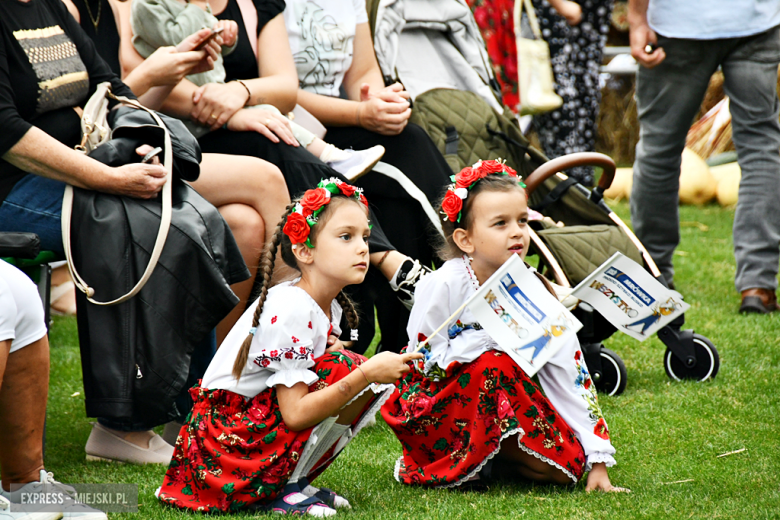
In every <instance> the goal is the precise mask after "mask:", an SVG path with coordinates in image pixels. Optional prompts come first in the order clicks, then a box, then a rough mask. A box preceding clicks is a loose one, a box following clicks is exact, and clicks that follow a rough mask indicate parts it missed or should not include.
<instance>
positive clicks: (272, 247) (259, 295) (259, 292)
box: [233, 194, 365, 380]
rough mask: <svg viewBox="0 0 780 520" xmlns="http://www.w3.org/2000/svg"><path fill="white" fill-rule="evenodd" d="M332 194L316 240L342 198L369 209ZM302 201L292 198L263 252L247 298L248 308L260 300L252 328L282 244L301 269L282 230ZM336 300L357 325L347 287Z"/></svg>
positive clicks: (288, 260) (243, 356)
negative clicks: (346, 290) (346, 291)
mask: <svg viewBox="0 0 780 520" xmlns="http://www.w3.org/2000/svg"><path fill="white" fill-rule="evenodd" d="M331 198H332V201H331V202H330V203H329V204H327V205H326V206H325V207H324V209H323V211H322V213H320V215H319V218H318V223H317V225H316V226H313V227H312V230H311V235H310V236H311V241H312V243H314V242H315V241H316V237H317V234H318V231H319V230H320V229H322V228H323V227H324V226H325V224H326V223H327V222H328V220H329V219H330V215H332V214H333V213H334V211H335V210H336V208H338V207H339V206H340V205H341V204H342V203H343V202H342V199H343V200H345V201H346V200H351V201H353V202H354V203H356V204H359V205H360V207H361V208H364V209H365V207H364V206H363V204H362V203H361V202H360V201H358V200H357V199H354V198H352V197H346V196H344V195H336V194H334V195H331ZM298 202H300V198H299V199H296V200H294V201H292V203H291V204H290V205H289V206H287V208H285V211H284V215H282V219H281V220H280V221H279V224H278V225H277V226H276V229H275V230H274V234H273V237H272V238H271V241H270V242H269V243H268V244H267V245H266V247H265V249H264V250H263V254H262V256H261V257H260V267H259V269H258V270H257V274H256V275H255V280H254V283H253V284H252V293H251V295H250V298H249V302H247V308H249V306H250V305H252V304H253V303H254V302H255V301H256V300H259V301H258V303H257V307H256V308H255V313H254V315H253V317H252V328H255V329H256V328H257V325H258V323H260V315H261V314H262V313H263V305H264V304H265V299H266V298H267V297H268V289H269V288H270V287H269V286H270V285H271V277H272V275H273V272H274V264H275V263H276V253H277V252H278V251H279V247H280V246H281V256H282V260H283V261H284V263H285V264H287V265H288V266H290V267H292V268H293V269H298V270H299V271H300V269H299V268H298V261H297V259H296V258H295V254H294V253H293V250H292V242H291V241H290V237H288V236H287V235H285V234H284V232H283V231H282V230H283V229H284V225H285V223H287V217H289V216H290V214H292V212H293V211H295V205H296V204H297V203H298ZM303 247H305V246H303ZM336 301H338V303H339V305H341V308H342V309H343V311H344V315H345V316H346V318H347V323H349V326H350V328H352V329H357V326H358V315H357V312H356V311H355V306H354V304H353V303H352V300H350V299H349V297H348V296H347V295H346V294H345V293H344V291H341V292H339V294H338V296H336ZM253 337H254V334H251V333H250V334H247V337H246V339H244V342H243V343H242V344H241V348H240V349H239V351H238V354H237V355H236V360H235V362H234V363H233V377H235V378H236V380H238V379H239V378H240V377H241V373H242V372H243V371H244V367H246V363H247V360H248V359H249V350H250V347H251V346H252V338H253Z"/></svg>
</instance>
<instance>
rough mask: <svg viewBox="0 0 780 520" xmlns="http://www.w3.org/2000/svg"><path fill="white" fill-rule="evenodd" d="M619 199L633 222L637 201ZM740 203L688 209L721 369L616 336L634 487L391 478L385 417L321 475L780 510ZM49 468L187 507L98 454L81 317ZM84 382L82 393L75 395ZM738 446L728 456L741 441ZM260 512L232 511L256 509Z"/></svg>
mask: <svg viewBox="0 0 780 520" xmlns="http://www.w3.org/2000/svg"><path fill="white" fill-rule="evenodd" d="M614 207H615V209H616V211H617V212H618V213H619V214H620V215H621V216H622V217H624V218H625V219H626V220H628V215H627V214H628V209H627V206H626V205H622V204H616V205H615V206H614ZM733 216H734V212H733V210H730V209H723V208H720V207H717V206H706V207H704V208H693V207H684V208H681V220H682V243H681V244H680V247H679V250H678V251H677V254H676V256H675V264H676V269H677V275H676V278H675V282H676V285H677V290H678V291H680V292H681V293H682V294H683V295H685V298H686V301H688V302H689V303H691V305H692V308H691V310H690V311H689V312H688V313H687V315H686V318H687V324H686V327H688V328H694V329H695V330H696V331H697V332H698V333H700V334H703V335H705V336H707V337H709V338H710V339H711V340H712V341H713V342H714V343H715V345H716V346H717V348H718V350H719V352H720V356H721V368H720V373H719V374H718V376H717V378H716V379H715V380H714V381H710V382H706V383H693V382H692V383H673V382H671V381H670V380H669V379H668V378H667V376H666V373H665V372H664V369H663V365H662V354H663V352H664V346H663V344H662V343H661V342H660V341H659V340H658V339H656V338H652V339H650V340H648V341H646V342H644V343H638V342H636V341H634V340H633V339H631V338H629V337H628V336H623V335H616V336H613V337H612V338H610V339H609V340H608V341H607V342H606V345H607V346H608V347H609V348H611V349H612V350H615V351H616V352H618V353H619V354H620V355H621V356H622V357H623V359H624V361H625V363H626V366H627V367H628V374H629V382H628V388H627V390H626V392H625V393H624V394H623V395H621V396H618V397H602V398H601V405H602V408H603V410H604V413H605V416H606V418H607V421H608V423H609V425H610V432H611V435H612V441H613V443H614V444H615V446H616V447H617V450H618V453H617V459H618V466H616V467H615V468H613V469H612V470H611V477H612V481H613V482H614V483H615V484H617V485H620V486H625V487H628V488H630V489H631V490H632V493H630V494H612V495H608V494H601V493H591V494H587V493H585V491H584V486H583V485H582V484H581V485H580V486H578V487H577V488H575V489H574V490H571V489H569V488H565V489H564V488H558V487H553V486H538V485H534V484H532V483H528V482H514V483H508V482H507V483H500V484H495V485H491V486H490V487H489V488H488V489H487V490H486V491H464V490H460V491H437V490H426V489H420V488H409V487H405V486H401V485H400V484H398V483H396V482H395V480H394V479H393V476H392V468H393V463H394V461H395V459H396V458H397V457H398V456H399V454H400V451H401V449H400V445H399V444H398V442H397V441H396V439H395V437H394V436H393V434H392V433H391V432H390V430H389V429H388V428H387V426H386V425H385V424H384V423H383V422H382V421H381V419H380V420H379V423H378V425H377V426H376V427H373V428H369V429H366V430H364V434H361V436H360V437H359V438H357V439H356V440H355V442H353V443H352V444H351V445H350V446H349V447H348V449H347V450H346V452H345V453H344V455H343V456H342V457H340V458H339V460H338V461H337V462H336V463H335V464H334V465H333V466H331V468H330V469H329V470H328V471H327V472H326V473H325V474H324V475H323V476H322V477H321V479H320V480H318V484H320V485H323V486H326V487H330V488H334V489H336V490H338V491H339V492H340V493H342V494H343V495H345V496H346V497H347V498H348V499H349V500H350V501H351V503H352V506H353V509H352V511H349V512H340V513H339V515H338V516H339V517H342V518H354V519H356V520H357V519H363V518H365V519H385V518H387V519H390V518H404V519H406V518H409V519H427V518H432V519H443V520H455V519H461V518H462V519H472V518H473V519H483V518H484V519H486V520H487V519H490V520H493V519H500V518H555V519H562V518H573V519H574V518H576V519H611V518H662V519H668V520H674V519H687V518H734V519H748V518H749V519H754V518H755V519H759V518H780V426H779V425H778V421H779V420H780V387H779V385H780V381H779V380H780V314H775V315H770V316H741V315H739V314H738V313H737V308H738V306H739V298H738V295H737V293H736V292H735V290H734V286H733V278H734V271H735V266H734V258H733V255H732V240H731V224H732V219H733ZM51 345H52V349H51V359H52V367H51V386H50V390H49V407H48V437H47V439H48V440H47V458H46V466H47V469H48V470H49V471H53V472H54V474H55V477H56V478H57V479H58V480H60V481H62V482H90V483H106V482H122V483H136V484H138V485H139V502H140V504H139V513H138V514H122V515H110V517H112V518H127V519H128V520H130V519H135V518H139V519H174V518H183V517H185V516H191V515H187V514H186V513H182V512H179V511H174V510H172V509H170V508H166V507H163V506H161V505H160V504H159V503H158V502H157V500H156V499H155V498H154V496H153V495H152V493H153V491H154V489H155V488H156V487H157V486H159V485H160V482H161V480H162V476H163V474H164V472H165V468H162V467H133V466H128V465H114V464H108V463H92V462H91V463H87V462H85V460H84V444H85V443H86V440H87V436H88V435H89V431H90V425H89V421H90V419H88V418H86V417H84V403H83V394H84V390H83V387H82V382H81V368H80V364H79V351H78V339H77V335H76V323H75V319H73V318H58V319H56V320H55V323H54V327H53V329H52V333H51ZM76 392H78V393H79V394H78V395H75V396H74V394H75V393H76ZM742 449H744V451H742V452H740V453H737V454H734V455H729V456H725V457H720V458H719V457H718V455H721V454H724V453H728V452H732V451H736V450H742ZM247 516H248V515H235V516H225V517H224V518H245V517H247Z"/></svg>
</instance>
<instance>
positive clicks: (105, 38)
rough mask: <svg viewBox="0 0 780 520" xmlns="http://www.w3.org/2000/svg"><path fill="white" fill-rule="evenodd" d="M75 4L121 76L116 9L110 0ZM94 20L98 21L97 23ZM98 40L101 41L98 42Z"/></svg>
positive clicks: (83, 23) (101, 51)
mask: <svg viewBox="0 0 780 520" xmlns="http://www.w3.org/2000/svg"><path fill="white" fill-rule="evenodd" d="M87 2H88V3H89V10H87V4H86V3H87ZM73 4H74V5H75V6H76V9H78V10H79V17H80V19H81V27H82V29H84V32H86V33H87V36H89V39H90V40H92V41H93V42H95V43H96V45H95V47H96V48H97V51H98V54H100V57H101V58H103V59H104V60H106V63H108V66H109V67H111V70H112V71H114V74H116V75H117V76H120V77H121V76H122V66H121V65H120V64H119V29H118V28H117V26H116V20H115V19H114V11H113V9H111V6H110V5H109V3H108V0H73ZM98 13H99V14H98ZM93 21H95V22H97V23H96V24H95V23H93ZM95 25H97V31H96V30H95ZM98 42H100V43H99V44H98ZM250 50H251V49H250Z"/></svg>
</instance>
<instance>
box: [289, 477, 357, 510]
mask: <svg viewBox="0 0 780 520" xmlns="http://www.w3.org/2000/svg"><path fill="white" fill-rule="evenodd" d="M298 487H299V489H300V490H301V493H303V494H304V495H306V496H308V497H313V498H318V499H319V500H320V502H322V503H323V504H325V505H327V506H328V507H330V508H331V509H341V508H342V507H344V508H347V509H352V506H351V505H349V501H348V500H347V499H346V498H344V497H342V496H340V495H338V494H336V492H335V491H333V490H332V489H328V488H317V487H314V486H312V485H311V484H309V481H308V480H307V479H305V478H301V479H299V480H298Z"/></svg>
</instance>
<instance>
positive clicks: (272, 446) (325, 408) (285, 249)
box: [158, 179, 422, 516]
mask: <svg viewBox="0 0 780 520" xmlns="http://www.w3.org/2000/svg"><path fill="white" fill-rule="evenodd" d="M367 215H368V209H367V202H366V199H365V197H364V196H363V195H362V194H361V193H360V190H358V189H356V188H355V187H354V186H350V185H349V184H346V183H343V182H341V181H339V180H337V179H329V180H325V181H322V182H321V183H320V184H319V187H318V188H317V189H313V190H308V191H307V192H306V193H305V194H304V196H303V197H302V198H301V199H300V200H298V201H296V202H294V203H293V204H292V205H290V206H289V207H288V208H287V212H286V213H285V215H284V217H283V218H282V221H281V222H280V224H279V226H278V227H277V229H276V232H275V234H274V238H273V241H272V243H271V244H269V246H268V247H267V249H266V251H265V253H264V255H263V258H262V263H261V268H260V270H259V271H258V274H257V278H256V280H255V281H256V283H255V285H256V287H258V286H259V291H260V296H259V298H258V299H257V301H256V302H255V303H254V304H253V305H250V306H249V308H248V309H247V311H246V312H245V313H244V314H243V316H242V317H241V318H240V319H239V321H238V322H237V323H236V325H235V327H234V328H233V329H232V330H231V331H230V333H229V334H228V336H227V337H226V338H225V341H224V342H223V343H222V345H221V347H220V349H219V350H218V351H217V354H216V356H215V357H214V359H213V361H212V362H211V365H210V366H209V368H208V370H207V371H206V374H205V375H204V377H203V380H202V382H201V384H200V386H199V387H195V388H193V389H192V390H191V393H192V396H193V399H194V401H195V405H194V408H193V410H192V412H191V414H190V416H189V418H188V421H187V423H186V424H185V425H184V426H183V427H182V430H181V432H180V433H179V438H178V439H177V441H176V447H175V451H174V454H173V458H172V460H171V464H170V467H169V468H168V471H167V473H166V474H165V479H164V481H163V485H162V487H161V488H160V490H159V492H158V496H159V498H160V500H162V501H163V502H166V503H169V504H173V505H176V506H178V507H181V508H188V509H193V510H198V511H234V510H239V509H244V508H247V507H250V508H259V509H265V510H272V511H275V512H282V513H286V512H291V513H298V514H302V513H308V514H312V515H314V516H330V515H332V514H335V510H334V509H333V508H334V507H340V506H348V505H349V504H348V503H347V501H346V500H344V499H343V498H341V497H339V496H338V495H335V493H333V492H331V491H329V490H325V489H317V488H315V487H313V486H310V485H309V484H308V481H309V480H311V479H313V478H314V477H316V476H317V475H318V474H319V473H321V472H322V471H323V470H324V469H325V468H326V467H327V466H328V465H329V464H330V462H332V460H333V459H334V458H335V457H336V455H337V454H338V453H339V451H340V450H341V449H342V448H343V447H344V445H345V444H346V443H347V442H348V441H349V440H350V439H351V438H352V437H353V436H354V435H356V434H357V433H358V431H360V429H361V428H363V426H364V425H365V424H366V423H367V421H369V420H370V419H371V418H372V417H373V416H374V414H375V413H376V412H377V411H378V409H379V407H380V406H381V405H382V404H383V403H384V402H385V401H386V399H387V398H388V397H389V396H390V394H391V393H392V391H393V390H394V387H393V386H392V385H389V384H382V383H392V382H394V381H396V380H397V379H398V378H399V377H400V376H401V375H403V374H404V373H405V372H408V371H409V366H408V365H407V362H408V361H409V360H412V359H419V358H421V357H422V356H421V355H419V354H417V355H415V354H404V355H398V354H392V353H381V354H378V355H376V356H374V357H373V358H371V359H370V360H366V359H365V358H364V357H362V356H360V355H357V354H354V353H351V352H349V351H347V350H344V349H343V345H342V344H341V343H340V342H339V341H338V340H337V338H338V336H339V334H340V333H341V330H340V329H339V323H340V320H341V316H342V312H343V313H345V314H346V317H347V320H348V322H349V326H350V327H351V328H352V329H353V334H354V332H356V328H357V323H356V322H357V314H356V313H355V310H354V308H353V307H352V304H351V302H350V301H349V300H348V299H347V298H346V296H345V295H344V293H343V292H342V289H343V288H344V287H345V286H347V285H351V284H357V283H361V282H362V281H363V278H364V277H365V274H366V270H367V268H368V244H367V239H368V235H369V223H368V219H367ZM280 245H281V256H282V259H283V260H284V262H285V263H286V264H288V265H289V266H290V267H293V268H295V269H297V270H299V271H300V272H301V277H300V278H299V279H297V280H295V281H293V282H286V283H282V284H279V285H277V286H275V287H273V288H271V289H270V290H269V288H268V286H269V281H270V279H271V274H272V272H273V266H274V259H275V258H276V253H277V249H278V248H279V246H280Z"/></svg>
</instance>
